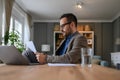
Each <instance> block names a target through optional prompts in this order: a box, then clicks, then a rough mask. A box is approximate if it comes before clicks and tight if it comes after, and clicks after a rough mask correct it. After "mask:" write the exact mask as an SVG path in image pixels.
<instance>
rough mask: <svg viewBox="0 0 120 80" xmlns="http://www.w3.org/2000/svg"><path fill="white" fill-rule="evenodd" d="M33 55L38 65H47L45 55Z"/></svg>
mask: <svg viewBox="0 0 120 80" xmlns="http://www.w3.org/2000/svg"><path fill="white" fill-rule="evenodd" d="M35 54H36V58H37V60H38V62H39V63H40V64H45V63H47V61H46V58H47V55H45V54H43V53H35Z"/></svg>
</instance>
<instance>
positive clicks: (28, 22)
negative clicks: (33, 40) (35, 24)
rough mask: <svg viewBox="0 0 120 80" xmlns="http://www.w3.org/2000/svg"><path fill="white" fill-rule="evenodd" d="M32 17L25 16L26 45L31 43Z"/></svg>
mask: <svg viewBox="0 0 120 80" xmlns="http://www.w3.org/2000/svg"><path fill="white" fill-rule="evenodd" d="M31 20H32V17H31V16H30V15H29V14H27V13H26V16H25V29H24V34H25V35H24V43H26V42H28V41H30V29H31V27H32V24H31V23H32V21H31Z"/></svg>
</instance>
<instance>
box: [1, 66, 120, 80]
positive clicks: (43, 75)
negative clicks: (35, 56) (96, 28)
mask: <svg viewBox="0 0 120 80" xmlns="http://www.w3.org/2000/svg"><path fill="white" fill-rule="evenodd" d="M0 80H120V71H119V70H116V69H112V68H107V67H102V66H99V65H93V66H92V68H88V67H87V68H83V67H81V66H80V64H77V65H76V66H48V65H47V64H45V65H29V66H25V65H21V66H20V65H19V66H18V65H5V64H0Z"/></svg>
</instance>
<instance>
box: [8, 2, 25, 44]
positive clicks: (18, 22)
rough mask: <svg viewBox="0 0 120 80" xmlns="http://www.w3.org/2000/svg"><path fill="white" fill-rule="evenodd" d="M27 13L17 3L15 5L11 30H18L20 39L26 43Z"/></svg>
mask: <svg viewBox="0 0 120 80" xmlns="http://www.w3.org/2000/svg"><path fill="white" fill-rule="evenodd" d="M24 22H25V13H24V12H23V11H22V10H21V8H19V7H18V6H17V5H16V4H14V6H13V10H12V14H11V22H10V30H9V32H16V33H17V35H18V36H19V40H20V41H21V42H22V43H24V24H25V23H24Z"/></svg>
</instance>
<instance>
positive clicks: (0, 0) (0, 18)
mask: <svg viewBox="0 0 120 80" xmlns="http://www.w3.org/2000/svg"><path fill="white" fill-rule="evenodd" d="M2 3H3V2H2V0H0V44H1V39H2V12H3V4H2Z"/></svg>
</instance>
